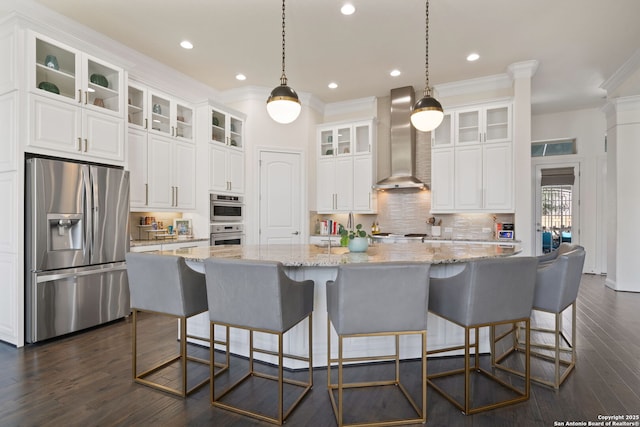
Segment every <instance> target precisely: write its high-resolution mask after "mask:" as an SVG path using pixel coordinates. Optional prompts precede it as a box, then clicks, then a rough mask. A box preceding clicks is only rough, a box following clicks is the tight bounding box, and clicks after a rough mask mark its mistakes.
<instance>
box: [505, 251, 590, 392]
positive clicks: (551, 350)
mask: <svg viewBox="0 0 640 427" xmlns="http://www.w3.org/2000/svg"><path fill="white" fill-rule="evenodd" d="M561 246H562V245H561ZM572 248H573V250H571V251H569V252H566V251H563V253H561V254H559V255H558V256H557V258H556V259H555V260H553V261H552V262H551V263H547V264H545V265H542V266H540V267H539V268H538V272H537V278H536V287H535V294H534V299H533V310H534V314H535V311H541V312H546V313H551V314H553V315H554V320H555V327H554V328H553V329H550V328H542V327H532V328H531V331H534V332H538V333H541V334H552V335H553V344H549V341H547V342H546V343H545V342H542V338H543V336H544V335H540V336H538V334H537V333H536V334H533V337H532V340H531V347H532V348H533V349H534V350H532V351H531V355H532V356H534V357H536V358H538V359H541V360H546V361H550V362H552V363H553V365H554V374H553V379H552V380H550V379H548V378H543V377H541V376H532V377H531V380H532V381H535V382H537V383H540V384H544V385H547V386H550V387H553V388H555V389H557V388H559V387H560V385H561V384H562V383H563V382H564V380H565V379H566V378H567V376H568V375H569V374H570V373H571V371H572V370H573V368H574V367H575V364H576V355H575V346H576V300H577V299H578V290H579V288H580V280H581V279H582V268H583V267H584V258H585V251H584V248H583V247H582V246H577V245H574V246H572ZM569 307H571V314H572V318H571V339H568V338H567V337H566V335H565V334H564V331H563V326H562V323H563V322H562V318H563V313H564V311H565V310H567V309H568V308H569ZM533 318H534V319H535V316H533ZM518 332H519V331H518ZM547 336H548V335H547ZM516 337H517V340H516V345H515V346H514V347H512V348H510V349H508V350H507V351H506V352H505V353H504V354H502V355H501V356H497V357H496V360H495V363H496V367H499V368H502V369H504V370H508V371H510V372H514V373H518V371H517V370H516V369H513V368H510V367H509V366H507V365H506V364H504V363H501V362H503V361H504V360H505V359H506V358H507V357H508V356H509V355H510V354H512V353H513V352H514V350H515V351H522V350H523V345H522V340H521V339H520V336H519V334H516ZM561 340H562V341H564V344H561ZM563 345H566V346H563ZM567 353H568V354H569V359H568V360H567V358H566V357H563V354H567ZM563 366H564V367H565V369H564V372H562V367H563Z"/></svg>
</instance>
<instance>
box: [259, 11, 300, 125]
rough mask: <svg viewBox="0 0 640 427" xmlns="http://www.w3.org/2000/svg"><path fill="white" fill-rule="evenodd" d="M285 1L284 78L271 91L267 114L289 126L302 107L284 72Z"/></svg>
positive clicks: (283, 16)
mask: <svg viewBox="0 0 640 427" xmlns="http://www.w3.org/2000/svg"><path fill="white" fill-rule="evenodd" d="M284 2H285V0H282V76H281V77H280V86H277V87H276V88H275V89H273V90H272V91H271V95H270V96H269V98H268V99H267V112H268V113H269V116H270V117H271V118H272V119H273V120H274V121H276V122H278V123H282V124H288V123H291V122H293V121H294V120H295V119H297V118H298V116H299V115H300V110H301V109H302V106H301V105H300V99H298V94H297V93H296V91H295V90H293V89H292V88H290V87H289V86H287V75H286V74H285V72H284V64H285V49H284V48H285V31H284V29H285V20H284V18H285V14H284V11H285V5H284Z"/></svg>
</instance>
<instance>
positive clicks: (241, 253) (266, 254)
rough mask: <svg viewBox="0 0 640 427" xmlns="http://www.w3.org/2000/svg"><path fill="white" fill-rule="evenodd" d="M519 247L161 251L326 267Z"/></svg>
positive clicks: (463, 256) (473, 255)
mask: <svg viewBox="0 0 640 427" xmlns="http://www.w3.org/2000/svg"><path fill="white" fill-rule="evenodd" d="M521 250H522V249H521V247H520V245H518V244H515V243H506V244H495V243H466V242H446V243H445V242H443V243H439V242H432V243H422V242H410V243H402V244H372V245H369V248H368V249H367V251H366V252H362V253H350V252H349V249H347V248H344V247H331V248H328V247H320V246H316V245H223V246H208V247H195V248H184V249H174V250H165V251H162V252H161V254H164V255H179V256H182V257H184V258H185V259H186V260H188V261H195V262H202V261H204V260H205V259H207V258H210V257H222V258H239V259H251V260H261V261H280V262H282V263H283V264H284V265H285V266H288V267H302V266H306V267H322V266H326V267H330V266H337V265H339V264H350V263H367V262H391V261H417V262H428V263H431V264H451V263H457V262H466V261H469V260H472V259H482V258H495V257H503V256H511V255H515V254H517V253H519V252H520V251H521Z"/></svg>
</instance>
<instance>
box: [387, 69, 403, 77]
mask: <svg viewBox="0 0 640 427" xmlns="http://www.w3.org/2000/svg"><path fill="white" fill-rule="evenodd" d="M400 74H402V73H401V72H400V70H391V72H390V73H389V75H390V76H391V77H398V76H399V75H400Z"/></svg>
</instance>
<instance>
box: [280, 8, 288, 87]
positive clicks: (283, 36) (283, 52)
mask: <svg viewBox="0 0 640 427" xmlns="http://www.w3.org/2000/svg"><path fill="white" fill-rule="evenodd" d="M284 2H285V0H282V76H280V84H281V85H283V86H286V85H287V75H286V74H285V72H284V60H285V49H284V47H285V31H284V27H285V19H284V18H285V14H284Z"/></svg>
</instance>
